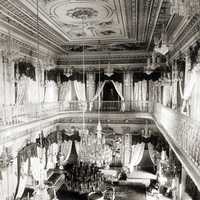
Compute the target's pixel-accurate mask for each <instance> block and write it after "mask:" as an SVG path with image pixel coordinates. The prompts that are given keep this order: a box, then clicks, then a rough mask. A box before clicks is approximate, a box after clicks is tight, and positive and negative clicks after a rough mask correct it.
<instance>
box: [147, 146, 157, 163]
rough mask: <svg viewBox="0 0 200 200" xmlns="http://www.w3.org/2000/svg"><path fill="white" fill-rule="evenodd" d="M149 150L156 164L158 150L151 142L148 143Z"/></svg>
mask: <svg viewBox="0 0 200 200" xmlns="http://www.w3.org/2000/svg"><path fill="white" fill-rule="evenodd" d="M148 150H149V155H150V158H151V161H152V163H153V164H154V165H156V160H155V156H156V151H155V150H154V147H153V145H152V144H151V143H150V142H149V143H148Z"/></svg>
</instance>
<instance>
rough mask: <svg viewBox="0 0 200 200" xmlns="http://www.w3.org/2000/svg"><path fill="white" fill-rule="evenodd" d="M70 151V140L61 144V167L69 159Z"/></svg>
mask: <svg viewBox="0 0 200 200" xmlns="http://www.w3.org/2000/svg"><path fill="white" fill-rule="evenodd" d="M71 150H72V141H71V140H69V141H64V142H63V143H62V144H61V155H62V160H61V165H66V163H67V161H68V159H69V156H70V153H71Z"/></svg>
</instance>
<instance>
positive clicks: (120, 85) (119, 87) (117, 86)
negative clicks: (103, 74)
mask: <svg viewBox="0 0 200 200" xmlns="http://www.w3.org/2000/svg"><path fill="white" fill-rule="evenodd" d="M111 82H112V84H113V85H114V87H115V90H116V91H117V93H118V95H119V96H120V98H121V101H122V103H121V110H122V111H123V112H124V111H125V101H124V97H123V95H122V83H120V82H117V81H116V82H114V81H113V80H111Z"/></svg>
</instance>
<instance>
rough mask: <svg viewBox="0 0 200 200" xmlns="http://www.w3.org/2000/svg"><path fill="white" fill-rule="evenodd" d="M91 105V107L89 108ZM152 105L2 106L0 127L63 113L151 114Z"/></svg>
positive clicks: (68, 103)
mask: <svg viewBox="0 0 200 200" xmlns="http://www.w3.org/2000/svg"><path fill="white" fill-rule="evenodd" d="M91 105H92V107H91ZM152 107H153V103H151V102H147V101H140V102H136V101H130V102H122V101H101V103H100V104H99V102H98V101H94V102H80V101H70V102H55V103H40V104H26V105H11V106H2V107H1V108H0V116H1V118H0V127H6V126H12V125H17V124H23V123H26V122H30V121H33V120H35V119H39V118H42V117H48V116H51V115H55V114H58V113H63V112H68V111H71V112H83V111H85V112H97V111H98V110H100V111H101V112H152Z"/></svg>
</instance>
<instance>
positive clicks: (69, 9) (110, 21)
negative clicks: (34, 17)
mask: <svg viewBox="0 0 200 200" xmlns="http://www.w3.org/2000/svg"><path fill="white" fill-rule="evenodd" d="M45 11H46V12H47V14H48V15H49V16H50V17H51V18H52V19H53V20H55V21H56V22H57V23H58V24H59V25H60V27H61V28H62V29H63V31H64V32H65V34H66V35H67V36H68V38H69V40H70V41H80V40H82V39H84V40H93V39H95V40H104V39H124V38H127V30H126V15H125V5H124V1H123V0H98V1H97V0H84V1H83V0H52V1H48V2H47V3H46V6H45Z"/></svg>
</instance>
